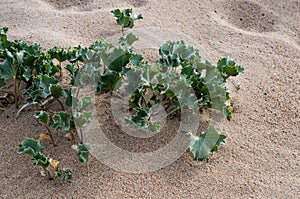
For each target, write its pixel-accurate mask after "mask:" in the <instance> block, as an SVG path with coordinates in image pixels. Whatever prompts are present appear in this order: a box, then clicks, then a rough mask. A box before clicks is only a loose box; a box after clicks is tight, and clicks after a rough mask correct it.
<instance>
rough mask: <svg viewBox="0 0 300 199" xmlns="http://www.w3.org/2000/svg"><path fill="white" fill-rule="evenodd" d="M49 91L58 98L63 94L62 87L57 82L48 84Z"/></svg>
mask: <svg viewBox="0 0 300 199" xmlns="http://www.w3.org/2000/svg"><path fill="white" fill-rule="evenodd" d="M50 92H51V95H52V96H53V97H54V98H55V99H59V98H60V97H62V96H63V88H62V86H61V85H59V84H51V85H50Z"/></svg>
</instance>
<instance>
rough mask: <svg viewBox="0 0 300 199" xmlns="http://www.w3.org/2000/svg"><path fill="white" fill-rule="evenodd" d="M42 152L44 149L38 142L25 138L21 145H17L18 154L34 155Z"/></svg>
mask: <svg viewBox="0 0 300 199" xmlns="http://www.w3.org/2000/svg"><path fill="white" fill-rule="evenodd" d="M43 150H44V147H43V146H42V144H41V143H40V141H37V140H34V139H30V138H26V139H24V140H23V141H22V142H21V144H19V150H18V153H19V154H23V153H26V154H29V155H35V154H37V153H42V152H43Z"/></svg>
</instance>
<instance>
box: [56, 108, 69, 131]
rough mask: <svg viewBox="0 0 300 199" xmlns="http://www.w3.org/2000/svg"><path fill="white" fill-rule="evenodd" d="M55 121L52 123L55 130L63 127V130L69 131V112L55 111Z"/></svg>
mask: <svg viewBox="0 0 300 199" xmlns="http://www.w3.org/2000/svg"><path fill="white" fill-rule="evenodd" d="M53 117H54V122H53V124H52V128H53V130H54V131H57V129H58V128H61V129H62V130H63V131H68V130H69V128H70V123H69V114H68V113H66V112H55V113H54V115H53Z"/></svg>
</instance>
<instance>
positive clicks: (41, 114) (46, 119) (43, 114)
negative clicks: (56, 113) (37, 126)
mask: <svg viewBox="0 0 300 199" xmlns="http://www.w3.org/2000/svg"><path fill="white" fill-rule="evenodd" d="M34 117H35V118H37V119H39V120H40V121H41V122H43V123H44V124H45V125H48V123H49V120H50V115H49V114H48V113H47V112H46V111H39V112H36V113H35V114H34Z"/></svg>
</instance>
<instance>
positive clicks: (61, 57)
mask: <svg viewBox="0 0 300 199" xmlns="http://www.w3.org/2000/svg"><path fill="white" fill-rule="evenodd" d="M48 53H49V54H50V56H51V57H52V58H53V59H57V61H59V62H63V61H66V60H67V59H68V54H67V51H66V50H65V49H63V48H59V47H57V46H55V47H53V48H51V49H50V50H49V51H48Z"/></svg>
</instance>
